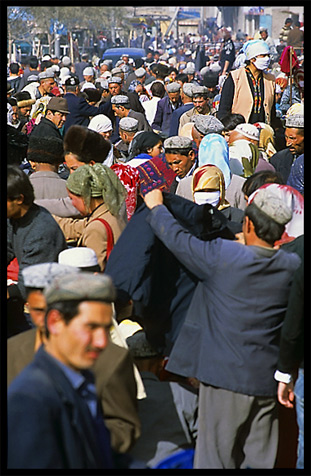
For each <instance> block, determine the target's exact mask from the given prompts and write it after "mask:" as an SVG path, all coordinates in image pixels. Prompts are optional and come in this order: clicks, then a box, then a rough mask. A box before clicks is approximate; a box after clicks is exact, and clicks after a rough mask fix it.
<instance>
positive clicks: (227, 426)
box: [194, 383, 278, 469]
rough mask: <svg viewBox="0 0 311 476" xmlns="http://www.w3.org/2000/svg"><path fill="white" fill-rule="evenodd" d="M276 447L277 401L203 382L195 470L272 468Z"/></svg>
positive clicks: (200, 394) (200, 393)
mask: <svg viewBox="0 0 311 476" xmlns="http://www.w3.org/2000/svg"><path fill="white" fill-rule="evenodd" d="M277 448H278V419H277V406H276V398H274V397H252V396H248V395H243V394H241V393H235V392H231V391H229V390H224V389H221V388H216V387H212V386H210V385H204V384H202V383H200V390H199V427H198V437H197V442H196V448H195V455H194V468H195V469H206V468H209V469H220V468H225V469H235V468H242V469H246V468H260V469H267V468H273V467H274V464H275V460H276V455H277Z"/></svg>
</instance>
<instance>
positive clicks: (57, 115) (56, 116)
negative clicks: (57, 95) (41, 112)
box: [46, 111, 67, 129]
mask: <svg viewBox="0 0 311 476" xmlns="http://www.w3.org/2000/svg"><path fill="white" fill-rule="evenodd" d="M49 112H50V114H48V115H47V116H46V117H47V118H48V119H49V120H50V121H52V122H53V124H55V126H56V127H57V128H58V129H60V128H61V127H62V126H63V125H64V124H65V122H66V117H67V114H63V113H62V112H58V111H49Z"/></svg>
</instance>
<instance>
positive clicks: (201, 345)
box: [145, 188, 300, 469]
mask: <svg viewBox="0 0 311 476" xmlns="http://www.w3.org/2000/svg"><path fill="white" fill-rule="evenodd" d="M145 203H146V205H147V206H148V208H150V209H151V214H150V215H149V217H148V218H147V221H148V223H149V224H150V225H151V228H152V230H153V232H154V233H155V234H156V235H157V237H158V238H159V239H160V240H161V241H162V242H163V243H164V245H165V246H166V247H167V248H168V249H169V250H170V251H171V252H172V253H173V254H174V255H175V257H176V258H177V259H178V260H179V261H180V262H181V263H182V264H183V265H184V266H185V267H186V268H187V270H188V271H189V272H192V273H193V274H194V275H195V276H196V277H197V278H198V280H199V282H198V285H197V287H196V290H195V292H194V295H193V298H192V301H191V304H190V306H189V309H188V313H187V316H186V319H185V321H184V324H183V327H182V328H181V330H180V333H179V335H178V337H177V340H176V342H175V344H174V347H173V349H172V352H171V354H170V356H169V362H168V365H167V367H166V368H167V370H169V371H171V372H174V373H177V374H179V375H183V376H185V377H189V376H191V377H196V378H197V379H198V380H199V381H200V390H199V429H198V438H197V444H196V450H195V457H194V468H195V469H199V468H204V469H209V468H210V469H218V468H226V469H227V468H228V469H232V468H242V469H245V468H261V469H262V468H273V467H274V464H275V459H276V454H277V447H278V421H277V415H276V390H277V389H276V381H275V380H274V378H273V374H274V370H276V367H277V360H278V352H279V337H280V330H281V326H282V322H283V319H284V315H285V311H286V307H287V301H288V295H289V290H290V286H291V282H292V278H293V273H294V271H295V270H296V269H297V268H298V266H299V263H300V258H299V257H298V256H297V255H296V254H295V253H288V252H286V251H283V250H280V249H279V250H278V249H276V248H274V242H275V241H277V240H278V239H280V237H281V235H282V234H283V232H284V229H285V224H286V223H288V222H289V221H290V219H291V216H292V212H291V210H290V209H289V208H288V207H287V205H285V204H284V203H283V202H282V201H281V200H280V199H279V198H278V197H277V196H275V195H274V194H273V192H271V191H269V189H268V188H264V189H262V190H260V191H259V192H258V194H257V195H256V197H254V199H253V201H252V202H251V203H250V204H249V205H248V206H247V208H246V210H245V217H244V223H243V235H244V239H245V245H244V244H242V243H239V242H237V241H230V240H225V239H222V238H216V239H214V240H211V241H202V240H200V239H198V238H196V237H195V236H193V235H192V234H191V233H189V232H188V231H186V230H185V229H184V228H183V227H182V226H180V225H179V223H178V222H177V221H176V220H175V218H174V217H173V216H172V215H171V213H170V212H169V211H168V210H167V209H166V207H165V206H164V205H163V199H162V192H161V191H160V190H153V191H152V192H149V193H148V194H146V195H145ZM213 211H214V210H213V207H211V210H210V213H213Z"/></svg>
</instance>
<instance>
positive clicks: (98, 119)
mask: <svg viewBox="0 0 311 476" xmlns="http://www.w3.org/2000/svg"><path fill="white" fill-rule="evenodd" d="M87 127H88V129H90V130H91V131H95V132H108V131H112V122H111V120H110V119H109V117H107V116H105V114H97V116H94V117H92V119H91V120H90V123H89V125H88V126H87Z"/></svg>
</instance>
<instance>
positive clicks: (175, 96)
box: [168, 91, 180, 104]
mask: <svg viewBox="0 0 311 476" xmlns="http://www.w3.org/2000/svg"><path fill="white" fill-rule="evenodd" d="M168 96H169V98H170V100H171V101H172V103H173V104H177V102H178V99H179V97H180V92H179V91H177V92H176V93H168Z"/></svg>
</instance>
